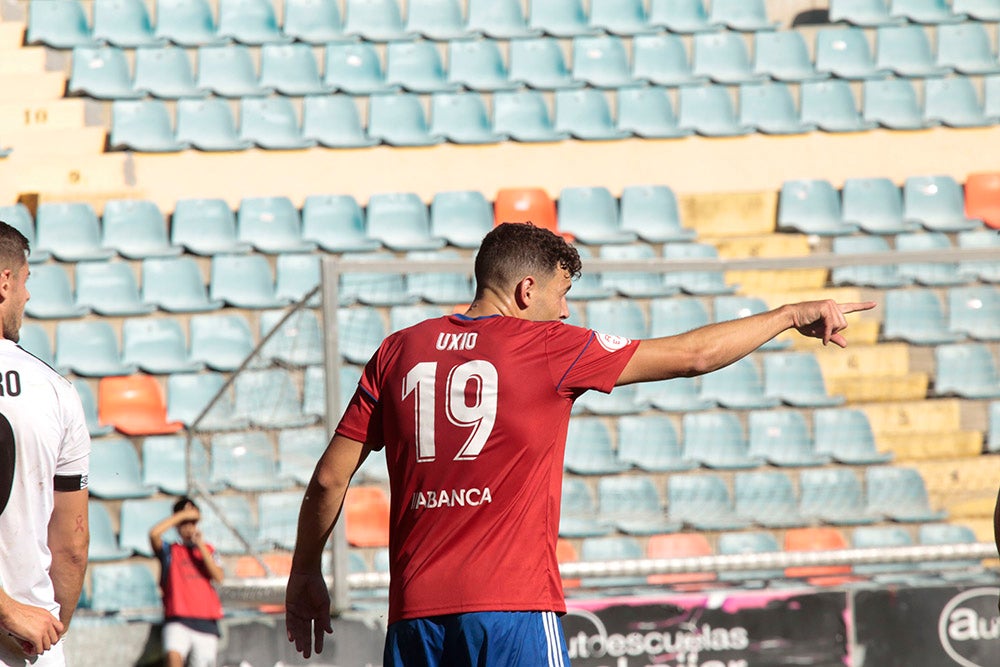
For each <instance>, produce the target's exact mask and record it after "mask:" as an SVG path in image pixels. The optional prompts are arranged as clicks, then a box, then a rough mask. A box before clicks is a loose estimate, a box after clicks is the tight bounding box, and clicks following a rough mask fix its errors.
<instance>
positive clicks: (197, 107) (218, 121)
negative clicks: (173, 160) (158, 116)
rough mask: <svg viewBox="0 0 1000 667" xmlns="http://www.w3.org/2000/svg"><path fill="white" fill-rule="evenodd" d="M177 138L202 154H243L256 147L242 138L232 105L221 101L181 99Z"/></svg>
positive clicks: (178, 105) (178, 104) (178, 107)
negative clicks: (225, 152)
mask: <svg viewBox="0 0 1000 667" xmlns="http://www.w3.org/2000/svg"><path fill="white" fill-rule="evenodd" d="M245 99H250V98H245ZM176 138H177V141H180V142H183V143H186V144H190V145H191V146H193V147H195V148H197V149H198V150H201V151H241V150H245V149H247V148H250V147H251V146H252V145H253V142H251V141H246V140H245V139H241V138H240V136H239V134H238V132H237V130H236V120H235V119H234V118H233V112H232V110H230V108H229V103H228V102H226V101H225V100H223V99H219V98H208V99H203V100H202V99H183V100H178V101H177V131H176ZM178 203H180V202H178Z"/></svg>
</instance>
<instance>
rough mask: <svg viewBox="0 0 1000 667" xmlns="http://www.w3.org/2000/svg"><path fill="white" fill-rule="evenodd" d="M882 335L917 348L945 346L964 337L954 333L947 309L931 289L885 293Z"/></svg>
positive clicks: (896, 290) (897, 290) (900, 290)
mask: <svg viewBox="0 0 1000 667" xmlns="http://www.w3.org/2000/svg"><path fill="white" fill-rule="evenodd" d="M882 336H883V337H884V338H886V339H887V340H905V341H907V342H908V343H912V344H914V345H941V344H944V343H954V342H956V341H959V340H961V339H962V338H964V335H963V334H960V333H958V332H954V331H951V330H950V329H949V328H948V320H947V318H946V317H945V314H944V308H943V307H942V305H941V301H940V300H939V299H938V297H937V294H935V293H934V291H933V290H931V289H895V290H889V291H888V292H886V293H885V315H883V321H882Z"/></svg>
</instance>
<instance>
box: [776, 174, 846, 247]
mask: <svg viewBox="0 0 1000 667" xmlns="http://www.w3.org/2000/svg"><path fill="white" fill-rule="evenodd" d="M778 229H779V230H781V231H797V232H802V233H804V234H814V235H816V236H838V235H844V234H852V233H854V232H856V231H858V229H859V227H858V226H857V225H855V224H854V223H849V222H844V220H843V215H842V213H841V207H840V193H838V192H837V191H836V190H835V189H834V187H833V186H832V185H831V184H830V182H829V181H827V180H825V179H797V180H790V181H785V182H784V183H782V184H781V192H780V194H779V196H778Z"/></svg>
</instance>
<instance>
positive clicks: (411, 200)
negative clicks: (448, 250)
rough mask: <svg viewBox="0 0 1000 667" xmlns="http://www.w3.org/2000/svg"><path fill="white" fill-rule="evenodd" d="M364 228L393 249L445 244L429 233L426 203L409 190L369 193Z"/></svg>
mask: <svg viewBox="0 0 1000 667" xmlns="http://www.w3.org/2000/svg"><path fill="white" fill-rule="evenodd" d="M367 229H368V234H369V236H371V237H372V238H374V239H378V240H379V241H380V242H381V243H382V244H383V245H385V246H386V247H388V248H392V249H394V250H436V249H438V248H441V247H442V246H444V244H445V242H444V239H440V238H436V237H434V236H432V235H431V226H430V217H429V215H428V211H427V205H426V204H424V202H423V201H421V200H420V198H419V197H418V196H417V195H415V194H413V193H410V192H405V193H404V192H395V193H376V194H373V195H372V196H371V197H370V198H369V199H368V206H367Z"/></svg>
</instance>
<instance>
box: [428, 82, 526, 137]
mask: <svg viewBox="0 0 1000 667" xmlns="http://www.w3.org/2000/svg"><path fill="white" fill-rule="evenodd" d="M430 133H431V135H432V136H439V137H444V138H445V139H446V140H448V141H450V142H452V143H455V144H496V143H499V142H501V141H505V140H506V139H507V137H506V136H505V135H503V134H499V133H496V132H494V131H493V128H492V122H491V121H490V116H489V112H488V111H487V109H486V102H485V101H484V100H483V97H482V96H481V95H479V94H478V93H474V92H466V93H437V94H435V95H434V96H433V97H432V98H431V127H430Z"/></svg>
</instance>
